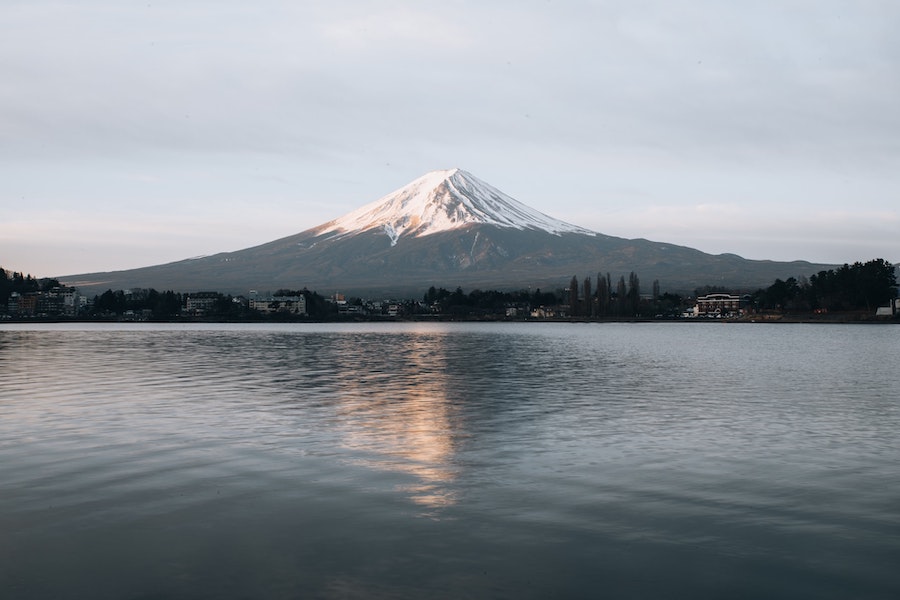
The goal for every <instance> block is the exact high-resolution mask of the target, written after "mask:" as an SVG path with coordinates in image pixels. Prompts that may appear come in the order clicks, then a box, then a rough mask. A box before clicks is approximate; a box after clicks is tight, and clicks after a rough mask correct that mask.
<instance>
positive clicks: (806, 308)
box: [751, 258, 897, 312]
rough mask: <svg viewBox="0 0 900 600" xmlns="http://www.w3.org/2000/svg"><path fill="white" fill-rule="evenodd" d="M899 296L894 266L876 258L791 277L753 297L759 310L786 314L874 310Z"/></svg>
mask: <svg viewBox="0 0 900 600" xmlns="http://www.w3.org/2000/svg"><path fill="white" fill-rule="evenodd" d="M896 297H897V277H896V274H895V270H894V265H892V264H891V263H890V262H888V261H886V260H884V259H882V258H876V259H873V260H870V261H868V262H865V263H861V262H855V263H853V264H852V265H849V264H845V265H843V266H841V267H839V268H837V269H829V270H827V271H819V272H818V273H816V274H815V275H812V276H810V277H809V279H805V278H800V279H796V278H794V277H789V278H788V279H786V280H784V281H782V280H781V279H776V280H775V283H773V284H772V285H770V286H769V287H768V288H766V289H764V290H758V291H757V292H756V293H754V294H752V296H751V303H752V305H753V307H754V308H756V309H759V310H781V311H786V312H816V311H819V312H821V311H828V312H842V311H862V310H865V311H874V310H875V309H876V308H877V307H879V306H884V305H886V304H888V303H889V302H890V300H891V299H893V298H896Z"/></svg>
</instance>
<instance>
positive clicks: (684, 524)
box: [0, 322, 900, 599]
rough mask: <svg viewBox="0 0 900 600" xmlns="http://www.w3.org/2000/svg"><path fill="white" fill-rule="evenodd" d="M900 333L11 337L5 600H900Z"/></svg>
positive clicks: (727, 326) (364, 329) (832, 328)
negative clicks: (281, 599) (455, 599)
mask: <svg viewBox="0 0 900 600" xmlns="http://www.w3.org/2000/svg"><path fill="white" fill-rule="evenodd" d="M898 359H900V328H898V327H896V326H891V325H884V326H872V325H811V324H733V323H717V322H711V323H634V324H627V323H606V324H584V323H581V324H567V323H491V324H479V323H445V324H431V323H428V324H419V323H391V324H283V325H248V324H210V325H201V324H190V325H179V324H49V325H37V324H35V325H22V324H4V325H0V596H2V597H5V598H25V599H31V598H91V599H104V598H109V599H122V598H134V599H150V598H342V599H343V598H424V597H433V598H547V597H560V598H601V597H604V598H792V599H794V598H835V599H837V598H840V599H844V598H898V597H900V569H898V565H900V401H898V397H900V394H898V385H897V384H898V375H900V370H898V366H900V360H898Z"/></svg>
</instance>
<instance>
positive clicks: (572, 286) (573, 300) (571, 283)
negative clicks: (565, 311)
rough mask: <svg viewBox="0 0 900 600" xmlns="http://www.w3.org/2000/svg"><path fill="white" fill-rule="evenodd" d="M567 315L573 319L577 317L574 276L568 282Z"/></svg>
mask: <svg viewBox="0 0 900 600" xmlns="http://www.w3.org/2000/svg"><path fill="white" fill-rule="evenodd" d="M569 314H570V315H571V316H573V317H574V316H577V315H578V278H577V277H576V276H574V275H572V280H571V281H569Z"/></svg>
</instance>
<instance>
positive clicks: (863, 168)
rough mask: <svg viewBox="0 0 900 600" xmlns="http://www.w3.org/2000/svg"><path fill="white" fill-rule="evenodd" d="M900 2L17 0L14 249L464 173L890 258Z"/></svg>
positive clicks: (136, 257)
mask: <svg viewBox="0 0 900 600" xmlns="http://www.w3.org/2000/svg"><path fill="white" fill-rule="evenodd" d="M898 28H900V3H898V2H896V1H894V0H884V1H877V0H873V1H868V0H854V1H846V2H842V1H827V0H808V1H802V2H801V1H789V0H779V1H771V2H768V1H757V2H722V1H720V0H715V1H708V2H705V1H698V0H691V1H689V2H674V1H671V0H648V1H635V0H629V1H622V2H604V1H596V2H588V1H580V2H579V1H570V2H564V1H558V0H554V1H548V0H541V1H527V0H516V1H496V2H483V1H477V2H476V1H474V0H472V1H468V0H459V1H453V0H442V1H440V2H437V1H435V2H426V1H416V2H413V1H408V2H387V1H386V2H373V1H371V0H367V1H365V2H363V1H344V2H342V1H322V2H313V1H304V2H297V1H293V0H291V1H288V0H284V1H278V0H258V1H256V2H247V1H241V2H231V1H228V0H216V1H215V2H213V1H208V2H207V1H185V0H172V1H158V0H143V1H141V2H131V1H128V0H77V1H72V2H67V1H57V2H49V1H43V0H23V1H18V0H0V266H4V267H6V268H9V269H14V270H18V271H25V272H30V273H32V274H33V275H36V276H52V275H67V274H74V273H83V272H90V271H102V270H118V269H124V268H131V267H139V266H147V265H152V264H159V263H163V262H169V261H172V260H179V259H183V258H188V257H191V256H197V255H204V254H214V253H216V252H222V251H231V250H239V249H242V248H246V247H250V246H253V245H257V244H260V243H264V242H268V241H271V240H274V239H277V238H280V237H284V236H287V235H291V234H294V233H298V232H300V231H303V230H305V229H308V228H310V227H313V226H315V225H318V224H320V223H322V222H324V221H328V220H330V219H332V218H335V217H338V216H340V215H342V214H344V213H346V212H349V211H350V210H352V209H355V208H357V207H359V206H361V205H363V204H366V203H368V202H371V201H374V200H376V199H377V198H379V197H381V196H383V195H385V194H387V193H389V192H391V191H393V190H394V189H397V188H399V187H402V186H403V185H405V184H406V183H408V182H409V181H411V180H413V179H415V178H417V177H419V176H420V175H422V174H424V173H425V172H427V171H431V170H435V169H445V168H451V167H460V168H463V169H465V170H467V171H469V172H471V173H472V174H474V175H475V176H476V177H479V178H480V179H482V180H484V181H487V182H488V183H490V184H492V185H494V186H495V187H497V188H499V189H501V190H503V191H504V192H506V193H507V194H509V195H511V196H512V197H514V198H516V199H517V200H519V201H521V202H524V203H525V204H528V205H530V206H532V207H534V208H536V209H538V210H540V211H542V212H544V213H547V214H549V215H551V216H553V217H556V218H559V219H562V220H564V221H568V222H571V223H574V224H577V225H581V226H583V227H588V228H591V229H594V230H596V231H600V232H602V233H605V234H609V235H617V236H622V237H628V238H637V237H642V238H648V239H652V240H657V241H662V242H668V243H676V244H683V245H687V246H691V247H694V248H698V249H700V250H703V251H706V252H711V253H722V252H733V253H737V254H740V255H742V256H744V257H747V258H754V259H776V260H793V259H805V260H810V261H819V262H828V263H844V262H853V261H856V260H862V261H865V260H868V259H871V258H876V257H879V258H886V259H888V260H891V261H895V262H896V261H900V235H898V232H900V35H898V33H897V32H898Z"/></svg>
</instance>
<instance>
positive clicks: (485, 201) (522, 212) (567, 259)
mask: <svg viewBox="0 0 900 600" xmlns="http://www.w3.org/2000/svg"><path fill="white" fill-rule="evenodd" d="M832 266H833V265H815V264H810V263H807V262H803V261H796V262H791V263H784V262H772V261H750V260H746V259H743V258H741V257H739V256H736V255H732V254H724V255H710V254H706V253H703V252H700V251H699V250H694V249H692V248H686V247H684V246H676V245H672V244H665V243H658V242H651V241H648V240H642V239H635V240H629V239H624V238H617V237H612V236H606V235H603V234H600V233H597V232H594V231H590V230H588V229H584V228H582V227H578V226H576V225H571V224H569V223H565V222H563V221H560V220H558V219H554V218H552V217H549V216H547V215H544V214H542V213H540V212H538V211H536V210H534V209H532V208H530V207H528V206H525V205H524V204H521V203H520V202H518V201H516V200H514V199H513V198H510V197H509V196H507V195H506V194H504V193H503V192H501V191H499V190H497V189H496V188H494V187H492V186H490V185H489V184H487V183H485V182H483V181H481V180H479V179H477V178H475V177H474V176H472V175H471V174H469V173H466V172H465V171H462V170H459V169H452V170H448V171H434V172H432V173H428V174H426V175H425V176H423V177H420V178H419V179H417V180H415V181H413V182H412V183H410V184H409V185H407V186H404V187H403V188H401V189H399V190H397V191H395V192H392V193H391V194H388V195H387V196H384V197H382V198H381V199H380V200H378V201H376V202H373V203H371V204H368V205H365V206H363V207H361V208H359V209H357V210H355V211H352V212H350V213H348V214H346V215H344V216H342V217H339V218H337V219H334V220H332V221H329V222H328V223H324V224H322V225H320V226H318V227H314V228H312V229H308V230H306V231H303V232H301V233H298V234H295V235H292V236H288V237H286V238H282V239H279V240H275V241H272V242H269V243H266V244H262V245H260V246H256V247H253V248H247V249H244V250H239V251H236V252H227V253H222V254H216V255H213V256H208V257H204V258H198V259H190V260H184V261H179V262H174V263H168V264H164V265H156V266H151V267H144V268H141V269H132V270H128V271H118V272H112V273H91V274H85V275H73V276H69V277H60V280H61V281H63V282H65V283H69V284H71V285H77V286H79V287H81V288H82V289H85V290H88V291H103V290H105V289H107V288H112V289H127V288H132V287H153V288H156V289H158V290H165V289H173V290H180V291H194V290H218V291H223V292H231V293H235V294H245V293H247V291H248V290H250V289H257V290H261V291H262V290H274V289H278V288H294V289H296V288H302V287H307V288H309V289H315V290H318V291H319V292H322V293H331V292H334V291H342V292H345V293H350V294H358V295H375V294H378V295H387V296H401V295H405V296H419V295H421V294H422V293H423V291H424V290H425V289H427V288H428V286H430V285H437V286H444V287H456V286H461V287H463V288H468V289H471V288H473V287H480V288H482V289H485V288H495V289H516V288H528V287H532V288H534V287H543V288H551V289H552V288H556V287H561V286H564V285H567V284H568V281H569V279H570V278H571V277H572V275H577V276H578V277H579V279H581V278H583V277H585V276H595V275H596V274H597V273H598V272H603V273H607V272H608V273H610V274H611V275H612V276H613V277H618V276H619V275H621V274H627V273H628V272H630V271H634V272H636V273H637V274H638V276H639V277H641V279H642V280H644V281H647V282H649V281H653V280H654V279H658V280H659V281H660V286H661V288H662V289H663V290H664V291H682V292H683V291H690V290H692V289H694V288H696V287H699V286H703V285H721V286H726V287H735V288H755V287H763V286H768V285H770V284H771V283H772V282H773V281H774V280H775V279H776V278H782V279H786V278H787V277H798V276H802V275H811V274H813V273H815V272H817V271H820V270H822V269H826V268H831V267H832Z"/></svg>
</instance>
